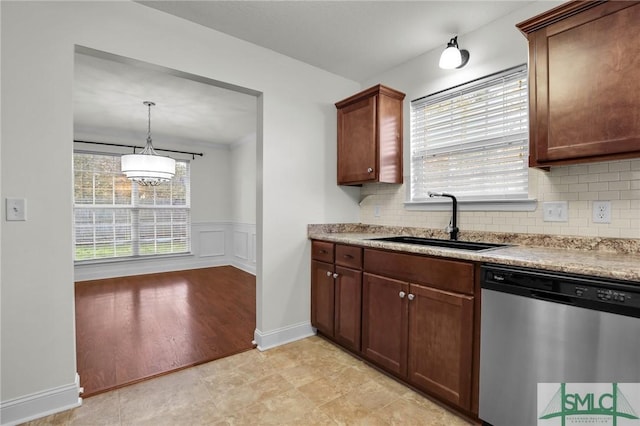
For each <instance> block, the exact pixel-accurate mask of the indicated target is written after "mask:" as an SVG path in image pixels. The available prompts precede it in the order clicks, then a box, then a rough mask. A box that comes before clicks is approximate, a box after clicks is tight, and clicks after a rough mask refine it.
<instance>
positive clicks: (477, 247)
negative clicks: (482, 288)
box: [370, 236, 508, 251]
mask: <svg viewBox="0 0 640 426" xmlns="http://www.w3.org/2000/svg"><path fill="white" fill-rule="evenodd" d="M370 240H375V241H388V242H390V243H402V244H417V245H422V246H435V247H445V248H453V249H459V250H471V251H481V250H488V249H495V248H500V247H507V246H508V244H496V243H478V242H473V241H458V240H440V239H437V238H423V237H409V236H399V237H383V238H370Z"/></svg>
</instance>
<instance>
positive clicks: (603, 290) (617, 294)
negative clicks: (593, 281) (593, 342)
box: [559, 280, 640, 308]
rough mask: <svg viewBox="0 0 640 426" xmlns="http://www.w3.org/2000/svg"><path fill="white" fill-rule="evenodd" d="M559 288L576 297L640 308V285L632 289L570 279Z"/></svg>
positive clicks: (560, 284) (562, 291) (564, 292)
mask: <svg viewBox="0 0 640 426" xmlns="http://www.w3.org/2000/svg"><path fill="white" fill-rule="evenodd" d="M559 289H560V293H561V294H565V295H567V296H573V297H575V298H576V299H583V300H590V301H596V302H600V303H606V304H610V305H617V306H628V307H634V308H640V287H639V288H638V289H632V288H623V287H620V286H611V287H603V286H592V285H582V284H580V283H573V282H571V280H568V282H561V283H559Z"/></svg>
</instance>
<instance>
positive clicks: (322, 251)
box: [320, 249, 328, 254]
mask: <svg viewBox="0 0 640 426" xmlns="http://www.w3.org/2000/svg"><path fill="white" fill-rule="evenodd" d="M327 253H328V252H327V251H326V250H325V249H322V250H320V254H327Z"/></svg>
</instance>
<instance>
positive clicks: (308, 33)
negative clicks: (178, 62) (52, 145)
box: [74, 0, 531, 149]
mask: <svg viewBox="0 0 640 426" xmlns="http://www.w3.org/2000/svg"><path fill="white" fill-rule="evenodd" d="M139 3H142V4H144V5H145V6H149V7H152V8H155V9H158V10H161V11H164V12H166V13H170V14H172V15H175V16H178V17H181V18H184V19H187V20H189V21H193V22H195V23H198V24H200V25H204V26H207V27H210V28H213V29H216V30H218V31H221V32H224V33H227V34H229V35H231V36H234V37H237V38H240V39H243V40H246V41H249V42H251V43H254V44H257V45H260V46H262V47H265V48H268V49H271V50H273V51H275V52H279V53H281V54H284V55H287V56H290V57H292V58H294V59H298V60H300V61H303V62H306V63H309V64H311V65H314V66H316V67H319V68H322V69H324V70H326V71H329V72H332V73H334V74H337V75H341V76H343V77H346V78H348V79H351V80H354V81H358V82H363V81H365V80H366V79H368V78H370V77H372V76H375V75H377V74H379V73H381V72H383V71H385V70H388V69H390V68H393V67H395V66H398V65H400V64H402V63H404V62H406V61H409V60H411V59H413V58H415V57H417V56H419V55H421V54H423V53H425V52H427V51H429V50H432V49H434V48H438V47H442V48H444V46H445V44H446V42H447V41H448V40H449V38H451V37H452V36H453V35H456V34H461V37H460V39H459V42H460V45H461V47H464V36H462V35H463V34H465V33H468V32H470V31H473V30H474V29H476V28H479V27H481V26H484V25H486V24H487V23H489V22H491V21H493V20H496V19H498V18H500V17H502V16H504V15H506V14H508V13H510V12H511V11H513V10H515V9H518V8H520V7H523V6H524V5H526V4H527V3H531V1H304V0H303V1H140V2H139ZM147 100H149V101H153V102H155V103H156V106H155V107H152V111H151V131H152V136H153V141H154V146H155V147H157V148H168V149H179V147H177V146H176V144H179V143H180V142H187V141H189V142H197V143H206V144H227V145H229V144H233V143H236V142H238V141H241V140H245V139H246V138H248V137H251V136H252V135H254V134H255V132H256V108H257V102H256V98H255V97H254V96H252V95H249V94H245V93H239V92H237V91H235V90H230V89H229V87H228V86H225V85H224V84H222V85H221V84H220V83H219V82H215V81H211V80H207V79H205V78H202V77H198V76H193V75H189V74H185V73H181V72H179V71H176V70H166V69H163V68H161V67H158V66H154V65H151V64H145V63H142V62H138V61H136V60H133V59H129V58H121V57H117V56H115V55H109V54H104V53H101V52H97V53H96V52H94V51H90V50H89V49H86V51H81V52H78V53H76V64H75V76H74V131H75V137H76V139H85V140H86V139H88V138H87V135H89V136H90V138H91V139H92V140H94V141H98V142H120V143H123V142H122V141H127V142H128V143H132V144H136V145H143V144H144V141H145V138H146V132H147V113H148V111H147V107H146V106H144V105H143V104H142V102H143V101H147Z"/></svg>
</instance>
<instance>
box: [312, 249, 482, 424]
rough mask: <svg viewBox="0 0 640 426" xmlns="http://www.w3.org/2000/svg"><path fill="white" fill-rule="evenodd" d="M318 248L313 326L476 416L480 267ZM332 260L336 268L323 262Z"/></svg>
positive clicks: (384, 253) (315, 253)
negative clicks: (478, 272)
mask: <svg viewBox="0 0 640 426" xmlns="http://www.w3.org/2000/svg"><path fill="white" fill-rule="evenodd" d="M312 244H313V247H314V248H313V256H315V259H314V260H312V280H311V281H312V283H311V288H312V309H311V312H312V324H313V326H314V327H316V328H317V329H318V331H319V332H320V333H322V334H323V335H325V336H327V337H329V338H331V339H332V340H334V341H335V342H337V343H339V344H340V345H342V346H343V347H345V348H348V349H350V350H352V351H354V352H356V353H359V354H360V355H361V356H362V357H363V358H365V359H366V360H368V361H370V362H371V363H373V364H376V365H377V366H379V367H380V368H381V369H383V370H386V371H387V372H389V373H390V374H392V375H394V376H396V377H397V378H399V379H401V380H403V381H405V382H407V383H409V384H411V385H413V386H414V387H416V388H417V389H420V390H422V391H424V392H425V393H427V394H429V395H432V396H433V397H435V398H438V399H439V400H440V401H443V402H446V403H448V404H449V405H451V406H452V407H456V408H458V409H459V410H460V411H461V412H463V413H465V414H467V415H470V416H472V417H473V416H477V414H478V413H477V385H478V371H477V370H478V359H477V353H478V350H479V343H478V342H479V340H478V337H479V327H478V326H479V321H478V319H479V318H478V315H477V313H478V312H479V306H478V303H479V299H476V297H475V294H476V291H479V284H478V282H477V280H476V269H477V265H475V264H473V263H471V262H465V261H461V260H454V259H442V258H436V257H430V256H421V255H415V254H409V253H399V252H392V251H385V250H378V249H369V248H365V249H364V250H363V249H362V248H361V247H356V246H349V245H343V244H333V243H327V242H321V241H313V243H312ZM329 255H330V256H332V257H331V259H333V260H332V263H327V262H324V261H320V260H317V259H318V258H320V259H323V260H327V256H329ZM474 354H475V356H474Z"/></svg>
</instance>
